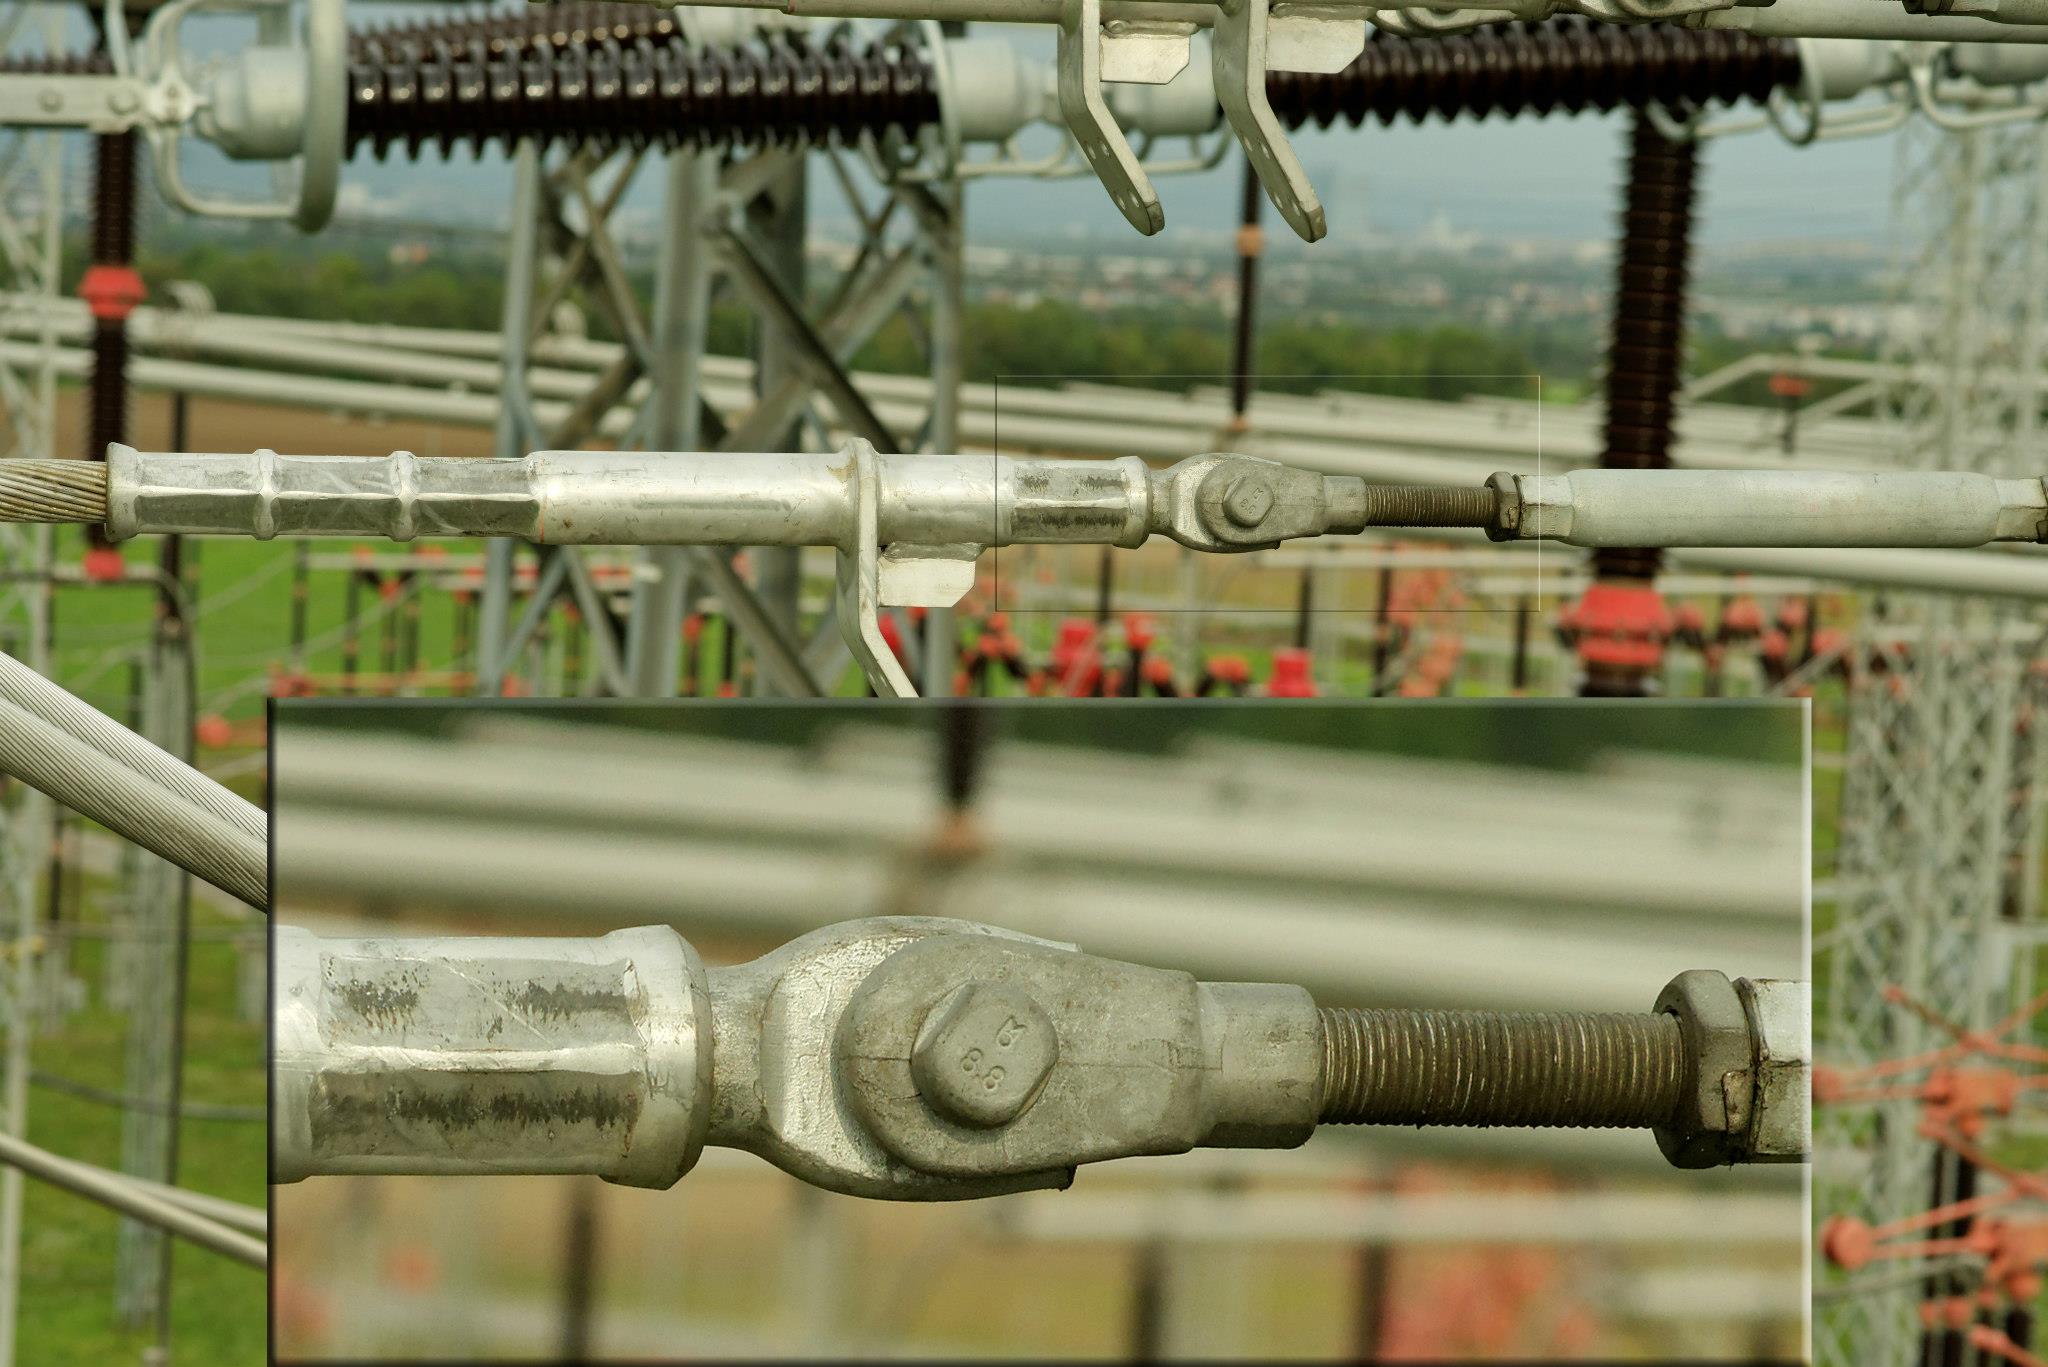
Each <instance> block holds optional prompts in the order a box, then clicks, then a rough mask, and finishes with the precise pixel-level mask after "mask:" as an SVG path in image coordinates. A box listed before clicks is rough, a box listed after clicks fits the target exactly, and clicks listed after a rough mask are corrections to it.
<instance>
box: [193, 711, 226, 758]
mask: <svg viewBox="0 0 2048 1367" xmlns="http://www.w3.org/2000/svg"><path fill="white" fill-rule="evenodd" d="M234 738H235V728H234V727H232V726H230V725H228V719H227V718H226V717H222V716H217V715H216V716H209V717H201V718H200V719H199V721H198V722H197V723H196V724H195V725H194V726H193V727H192V739H193V740H195V741H197V742H198V743H199V744H200V745H201V746H202V747H203V748H205V749H208V750H218V749H220V748H221V747H222V746H223V745H226V744H227V743H228V742H229V741H231V740H233V739H234Z"/></svg>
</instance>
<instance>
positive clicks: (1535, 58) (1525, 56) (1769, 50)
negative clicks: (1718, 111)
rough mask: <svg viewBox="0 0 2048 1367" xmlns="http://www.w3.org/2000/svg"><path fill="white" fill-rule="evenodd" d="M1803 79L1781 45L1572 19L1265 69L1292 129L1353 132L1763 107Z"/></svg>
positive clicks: (1385, 39) (1787, 46)
mask: <svg viewBox="0 0 2048 1367" xmlns="http://www.w3.org/2000/svg"><path fill="white" fill-rule="evenodd" d="M1799 73H1800V66H1799V52H1798V49H1797V48H1796V47H1795V46H1794V45H1793V44H1792V43H1791V42H1789V41H1786V40H1783V39H1776V38H1758V37H1755V36H1754V35H1751V34H1747V33H1733V32H1727V31H1720V30H1701V29H1688V28H1679V27H1676V26H1674V25H1666V24H1644V25H1639V26H1625V25H1619V24H1597V23H1593V22H1592V21H1590V20H1586V19H1581V18H1577V17H1571V18H1563V19H1551V20H1546V21H1544V22H1543V23H1538V24H1497V25H1492V26H1489V27H1487V28H1480V29H1473V30H1470V31H1469V32H1465V33H1451V34H1444V35H1441V36H1438V37H1433V38H1402V37H1398V36H1396V35H1394V34H1392V33H1389V32H1387V31H1386V30H1384V29H1377V30H1375V31H1374V32H1373V35H1372V40H1371V41H1370V42H1368V43H1367V44H1366V45H1365V51H1364V52H1363V53H1361V54H1360V55H1359V57H1358V58H1357V60H1355V61H1353V62H1352V63H1351V65H1350V66H1348V67H1346V68H1344V70H1342V71H1340V72H1338V73H1337V74H1336V75H1334V76H1318V75H1311V74H1308V73H1305V72H1296V71H1276V72H1272V73H1271V74H1269V75H1268V76H1267V78H1266V95H1267V98H1268V99H1270V100H1271V101H1272V104H1273V109H1274V112H1275V113H1277V114H1278V115H1279V116H1280V118H1281V119H1282V120H1283V121H1284V122H1285V123H1287V124H1288V126H1290V127H1293V128H1299V127H1301V126H1303V125H1304V124H1308V123H1313V124H1315V125H1317V126H1318V127H1322V128H1328V127H1329V126H1330V125H1331V124H1333V123H1335V122H1337V120H1339V119H1342V120H1344V121H1345V122H1346V123H1349V124H1351V125H1352V126H1353V127H1356V126H1358V125H1359V124H1362V123H1364V122H1365V121H1366V120H1367V119H1368V118H1375V119H1378V120H1379V121H1380V122H1381V123H1383V124H1391V123H1393V122H1394V120H1396V119H1398V118H1402V117H1406V118H1408V119H1410V120H1412V121H1413V122H1416V123H1421V122H1422V121H1424V120H1425V119H1428V118H1429V117H1431V116H1432V115H1433V116H1435V117H1437V118H1440V119H1444V120H1447V121H1448V120H1451V119H1460V118H1471V119H1483V118H1486V117H1488V116H1489V115H1493V114H1498V115H1500V116H1501V117H1503V118H1514V117H1516V116H1517V115H1522V114H1531V115H1535V116H1538V117H1541V116H1544V115H1548V114H1578V113H1583V112H1585V111H1587V110H1595V111H1606V110H1614V109H1622V108H1635V107H1640V106H1641V105H1643V104H1645V103H1647V102H1648V101H1650V100H1653V99H1654V100H1657V101H1660V102H1662V103H1664V104H1666V105H1667V106H1674V107H1675V106H1678V105H1683V104H1687V103H1691V104H1696V105H1707V104H1716V103H1720V104H1733V103H1736V102H1738V101H1743V100H1755V101H1761V100H1764V99H1767V98H1769V96H1770V94H1771V92H1772V91H1773V90H1776V89H1779V88H1781V87H1790V86H1793V85H1796V84H1797V83H1798V81H1799Z"/></svg>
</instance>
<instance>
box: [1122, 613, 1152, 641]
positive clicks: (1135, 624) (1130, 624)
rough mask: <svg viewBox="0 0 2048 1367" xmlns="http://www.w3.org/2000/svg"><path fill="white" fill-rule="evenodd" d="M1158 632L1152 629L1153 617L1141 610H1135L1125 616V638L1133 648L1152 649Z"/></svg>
mask: <svg viewBox="0 0 2048 1367" xmlns="http://www.w3.org/2000/svg"><path fill="white" fill-rule="evenodd" d="M1157 639H1158V633H1156V632H1155V631H1153V629H1152V619H1151V618H1149V617H1147V616H1145V615H1144V614H1143V613H1141V612H1134V613H1132V614H1131V615H1130V616H1128V617H1126V618H1124V640H1125V641H1126V642H1127V643H1128V644H1129V645H1130V647H1131V649H1132V650H1150V649H1151V648H1152V642H1153V641H1155V640H1157Z"/></svg>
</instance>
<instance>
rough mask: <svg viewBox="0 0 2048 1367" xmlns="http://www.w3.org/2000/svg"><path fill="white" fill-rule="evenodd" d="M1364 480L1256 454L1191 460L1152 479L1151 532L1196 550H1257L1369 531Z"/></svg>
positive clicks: (1222, 455)
mask: <svg viewBox="0 0 2048 1367" xmlns="http://www.w3.org/2000/svg"><path fill="white" fill-rule="evenodd" d="M1365 489H1366V485H1365V481H1364V480H1361V479H1357V478H1355V477H1352V476H1348V475H1321V474H1317V473H1316V472H1315V471H1313V470H1303V469H1300V468H1298V467H1296V466H1292V465H1282V464H1280V463H1279V462H1277V461H1270V460H1265V459H1262V458H1260V457H1257V456H1236V455H1226V454H1220V453H1219V454H1210V455H1201V456H1190V457H1188V458H1187V459H1186V460H1183V461H1179V462H1177V463H1176V464H1174V465H1173V466H1172V467H1170V468H1169V469H1166V470H1160V471H1156V472H1154V474H1153V476H1152V522H1151V526H1152V530H1153V531H1155V532H1158V533H1160V534H1161V535H1163V536H1170V537H1172V538H1173V539H1174V540H1175V541H1178V542H1180V543H1181V544H1182V545H1183V546H1187V547H1190V548H1192V549H1194V550H1198V551H1252V550H1262V549H1266V548H1268V547H1272V546H1277V545H1279V544H1280V543H1281V542H1283V541H1288V540H1291V539H1293V538H1295V537H1303V536H1322V535H1324V534H1325V533H1328V532H1347V531H1348V532H1355V531H1358V530H1360V529H1361V528H1363V527H1364V526H1365V498H1366V495H1365Z"/></svg>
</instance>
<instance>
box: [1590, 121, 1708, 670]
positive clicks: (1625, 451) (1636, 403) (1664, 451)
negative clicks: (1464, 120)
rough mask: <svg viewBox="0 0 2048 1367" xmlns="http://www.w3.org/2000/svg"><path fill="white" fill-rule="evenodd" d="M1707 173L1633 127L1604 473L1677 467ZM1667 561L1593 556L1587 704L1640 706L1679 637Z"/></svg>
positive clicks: (1622, 551)
mask: <svg viewBox="0 0 2048 1367" xmlns="http://www.w3.org/2000/svg"><path fill="white" fill-rule="evenodd" d="M1698 171H1699V150H1698V147H1697V145H1696V144H1694V143H1691V142H1673V141H1671V140H1670V139H1668V138H1666V137H1665V136H1664V135H1663V134H1662V133H1659V132H1658V131H1657V129H1656V127H1655V126H1654V125H1653V124H1651V122H1650V121H1649V119H1648V118H1647V117H1645V116H1643V115H1642V114H1637V115H1636V116H1635V118H1634V120H1633V122H1632V124H1631V126H1630V129H1629V154H1628V183H1627V187H1626V189H1625V190H1624V192H1623V200H1622V221H1621V245H1620V251H1619V252H1618V257H1619V259H1618V261H1617V263H1616V272H1615V290H1614V327H1613V334H1612V337H1611V338H1610V341H1609V345H1608V351H1607V425H1606V429H1605V438H1606V440H1605V444H1604V446H1603V447H1602V450H1601V455H1600V464H1601V467H1602V468H1604V469H1610V470H1662V469H1666V468H1668V467H1669V466H1670V464H1671V429H1672V419H1673V410H1674V408H1675V405H1676V403H1677V397H1678V379H1679V369H1680V362H1681V360H1682V358H1683V352H1684V346H1685V305H1686V277H1687V272H1688V270H1689V269H1690V256H1691V252H1692V210H1693V194H1694V186H1695V182H1696V181H1697V179H1698ZM1661 560H1662V555H1661V553H1660V552H1659V551H1657V550H1654V549H1648V548H1639V549H1631V548H1619V547H1617V548H1607V549H1602V550H1596V551H1594V552H1593V555H1592V570H1593V576H1594V583H1593V585H1592V587H1591V588H1589V589H1588V590H1587V592H1586V596H1585V597H1584V598H1583V599H1582V600H1581V601H1580V603H1579V605H1578V608H1577V610H1576V612H1575V613H1574V614H1573V620H1574V626H1575V628H1576V630H1577V633H1578V650H1579V660H1580V663H1581V664H1582V665H1583V666H1584V668H1585V679H1584V682H1583V684H1582V685H1581V688H1580V692H1581V693H1583V694H1584V695H1586V696H1588V697H1638V696H1641V695H1642V693H1643V692H1644V691H1645V690H1646V687H1647V681H1648V676H1649V675H1650V673H1651V672H1652V671H1654V670H1655V668H1656V667H1657V664H1658V662H1659V660H1660V658H1661V656H1662V653H1663V646H1664V641H1665V639H1667V638H1668V637H1669V635H1670V617H1669V614H1668V613H1667V612H1666V611H1665V609H1664V606H1663V603H1662V601H1661V600H1660V599H1658V598H1657V596H1656V589H1655V587H1654V581H1655V579H1656V576H1657V567H1658V565H1659V563H1660V561H1661Z"/></svg>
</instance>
